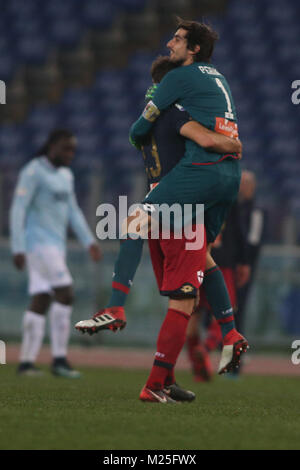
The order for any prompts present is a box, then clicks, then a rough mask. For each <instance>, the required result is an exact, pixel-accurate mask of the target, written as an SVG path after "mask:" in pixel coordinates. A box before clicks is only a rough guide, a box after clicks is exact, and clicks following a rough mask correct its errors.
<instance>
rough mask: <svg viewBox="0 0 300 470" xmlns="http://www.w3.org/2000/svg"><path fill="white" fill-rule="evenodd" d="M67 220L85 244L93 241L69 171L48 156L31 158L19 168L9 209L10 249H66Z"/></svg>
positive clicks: (22, 250)
mask: <svg viewBox="0 0 300 470" xmlns="http://www.w3.org/2000/svg"><path fill="white" fill-rule="evenodd" d="M69 224H70V225H71V227H72V229H73V231H74V232H75V234H76V236H77V237H78V239H79V240H80V241H81V243H82V244H83V245H84V246H85V247H88V246H89V245H90V244H91V243H93V242H94V237H93V235H92V232H91V230H90V229H89V227H88V225H87V222H86V220H85V218H84V216H83V213H82V211H81V209H80V208H79V206H78V204H77V201H76V196H75V193H74V176H73V173H72V171H71V170H70V169H69V168H67V167H59V168H57V167H55V166H53V165H52V164H51V162H50V161H49V160H48V158H47V157H44V156H43V157H38V158H34V159H33V160H31V161H30V162H29V163H28V164H26V165H25V166H24V167H23V168H22V170H21V172H20V175H19V180H18V183H17V187H16V189H15V194H14V198H13V203H12V207H11V211H10V232H11V246H12V251H13V253H26V252H30V251H34V250H35V248H36V247H37V246H40V245H52V246H53V245H54V246H56V247H58V248H59V249H61V250H62V251H65V249H66V238H67V227H68V225H69Z"/></svg>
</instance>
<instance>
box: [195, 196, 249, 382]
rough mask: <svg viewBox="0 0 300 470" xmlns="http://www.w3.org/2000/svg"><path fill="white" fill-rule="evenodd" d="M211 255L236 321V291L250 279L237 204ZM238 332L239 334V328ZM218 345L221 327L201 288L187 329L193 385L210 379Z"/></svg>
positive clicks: (246, 247) (247, 255) (245, 243)
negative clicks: (211, 356)
mask: <svg viewBox="0 0 300 470" xmlns="http://www.w3.org/2000/svg"><path fill="white" fill-rule="evenodd" d="M211 254H212V257H213V259H214V260H215V262H216V263H217V264H218V266H219V268H220V269H221V271H222V274H223V276H224V280H225V282H226V286H227V290H228V293H229V296H230V301H231V305H232V308H233V311H234V315H235V320H236V312H237V308H238V302H237V288H238V287H242V286H244V285H245V284H246V283H247V282H248V280H249V277H250V260H249V252H248V244H247V239H246V236H245V234H244V230H243V227H242V220H241V211H240V205H239V203H238V202H236V203H235V204H234V205H233V207H232V209H231V211H230V214H229V216H228V217H227V219H226V222H225V223H224V225H223V228H222V231H221V233H220V234H219V235H218V237H217V238H216V240H215V242H214V243H213V244H212V249H211ZM203 314H206V315H207V316H208V318H203ZM203 320H206V323H208V328H207V334H206V338H205V341H204V342H203V341H202V340H201V333H200V334H199V323H200V322H202V324H203V323H204V321H203ZM236 324H237V321H236ZM237 328H238V326H237ZM238 330H239V331H240V329H239V328H238ZM221 344H222V334H221V329H220V326H219V325H218V323H217V321H216V320H215V319H214V318H213V317H212V314H211V308H210V305H209V304H208V302H207V299H206V296H205V290H204V289H202V288H200V303H199V305H197V306H196V308H195V311H194V312H193V314H192V316H191V319H190V321H189V325H188V329H187V348H188V355H189V358H190V361H191V364H192V370H193V373H194V378H195V380H196V381H208V380H210V379H211V376H212V367H211V364H210V359H209V354H208V353H209V352H211V351H213V350H215V349H217V348H218V347H219V346H221ZM236 370H238V369H236Z"/></svg>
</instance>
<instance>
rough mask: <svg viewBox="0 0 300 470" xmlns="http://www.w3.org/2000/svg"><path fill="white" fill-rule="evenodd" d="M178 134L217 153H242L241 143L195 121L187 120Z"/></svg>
mask: <svg viewBox="0 0 300 470" xmlns="http://www.w3.org/2000/svg"><path fill="white" fill-rule="evenodd" d="M180 134H181V135H182V136H183V137H186V138H187V139H191V140H193V141H194V142H196V143H197V144H198V145H200V146H201V147H203V148H205V149H207V150H210V151H212V152H217V153H238V154H241V153H242V143H241V141H240V140H239V139H232V138H231V137H227V136H225V135H223V134H220V133H218V132H214V131H211V130H210V129H207V128H206V127H204V126H202V125H201V124H199V123H198V122H196V121H189V122H187V123H186V124H184V125H183V126H182V127H181V129H180Z"/></svg>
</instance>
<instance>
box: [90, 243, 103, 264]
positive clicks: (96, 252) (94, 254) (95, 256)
mask: <svg viewBox="0 0 300 470" xmlns="http://www.w3.org/2000/svg"><path fill="white" fill-rule="evenodd" d="M89 254H90V257H91V259H92V260H93V261H94V262H95V263H97V262H98V261H100V260H101V258H102V252H101V250H100V247H99V245H97V243H92V245H90V246H89Z"/></svg>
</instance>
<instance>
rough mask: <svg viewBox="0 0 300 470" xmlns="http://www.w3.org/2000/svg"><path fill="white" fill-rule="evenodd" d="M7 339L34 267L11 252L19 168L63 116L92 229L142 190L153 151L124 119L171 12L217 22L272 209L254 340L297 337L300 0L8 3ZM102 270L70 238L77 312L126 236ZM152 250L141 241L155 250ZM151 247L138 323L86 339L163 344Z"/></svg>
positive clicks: (254, 304) (97, 295)
mask: <svg viewBox="0 0 300 470" xmlns="http://www.w3.org/2000/svg"><path fill="white" fill-rule="evenodd" d="M0 9H1V15H0V57H1V59H0V79H1V80H4V81H5V83H6V85H7V104H6V105H2V106H0V111H1V114H0V205H1V207H0V234H1V244H0V254H1V266H0V337H1V339H4V340H7V341H8V340H11V341H15V340H18V339H19V338H20V331H21V318H22V314H23V311H24V309H25V308H26V305H27V297H26V296H27V294H26V274H25V273H19V272H17V271H16V270H15V269H14V267H13V265H12V262H11V255H10V251H9V240H8V209H9V206H10V202H11V198H12V192H13V189H14V185H15V183H16V178H17V175H18V172H19V169H20V167H21V166H22V165H23V164H24V163H25V162H27V161H28V160H29V159H30V158H32V156H33V155H34V153H35V151H36V150H37V149H38V148H39V147H40V145H41V144H42V143H43V142H44V140H45V138H46V137H47V135H48V133H49V132H50V131H51V130H52V129H53V128H55V127H63V128H70V129H71V130H73V132H74V133H75V134H76V136H77V137H78V152H77V155H76V158H75V161H74V164H73V170H74V173H75V177H76V189H77V195H78V199H79V203H80V205H81V207H82V209H83V210H84V212H85V214H86V216H87V218H88V220H89V222H90V224H91V225H92V227H93V230H94V229H95V225H96V216H95V210H96V207H97V206H98V204H99V203H101V202H110V203H117V200H118V195H120V194H123V195H124V194H127V195H128V197H129V201H131V202H134V201H138V200H139V199H140V198H141V197H142V195H143V194H144V193H145V190H146V186H145V178H144V174H143V162H142V158H141V156H140V155H139V153H138V152H137V151H136V150H135V149H133V148H132V147H131V146H130V144H129V143H128V129H129V127H130V125H131V124H132V122H133V121H134V120H135V119H136V118H137V116H138V115H139V113H140V111H141V110H142V108H143V105H144V92H145V90H146V88H147V87H148V86H149V84H150V75H149V70H150V65H151V62H152V60H153V59H154V58H155V57H156V56H157V55H158V54H159V53H160V54H165V53H166V48H165V44H166V42H167V39H168V38H169V37H170V35H171V34H172V32H173V31H174V15H175V14H178V15H180V16H182V17H184V18H187V19H199V20H200V19H201V18H202V17H204V18H205V19H206V20H208V21H210V22H211V23H212V24H213V26H214V27H215V29H216V30H217V31H218V33H219V34H220V41H219V42H218V44H217V46H216V50H215V54H214V60H213V62H214V63H215V64H216V66H217V67H218V69H219V70H220V71H221V72H222V73H224V75H225V76H226V77H227V79H228V81H229V84H230V86H231V88H232V92H233V97H234V99H235V102H236V106H237V111H238V118H239V129H240V136H241V139H242V141H243V144H244V155H243V168H246V169H249V170H252V171H254V172H255V174H256V176H257V179H258V192H257V201H258V204H259V206H260V207H261V208H262V209H263V210H264V211H265V214H266V229H265V236H264V247H263V249H262V253H261V257H260V261H259V267H258V271H257V275H256V279H255V284H254V286H253V289H252V292H251V296H250V301H249V303H248V306H247V321H246V333H247V334H248V336H249V340H250V341H251V343H252V347H254V348H261V347H264V348H266V347H268V348H270V347H272V348H285V349H286V350H287V348H288V349H289V348H290V346H291V340H293V339H296V338H297V337H299V335H300V276H299V268H300V247H299V243H300V185H299V175H300V159H299V155H300V137H299V122H300V120H299V109H300V105H299V106H296V105H294V104H293V103H292V101H291V95H292V92H293V90H292V88H291V84H292V82H293V81H294V80H296V79H300V26H299V15H300V4H299V2H298V1H297V0H251V1H246V0H85V1H82V0H64V1H63V2H61V0H51V1H48V2H45V1H43V0H26V1H24V0H9V1H8V0H0ZM101 247H102V249H103V252H104V259H103V261H102V264H101V265H98V266H97V267H95V266H94V265H92V263H90V262H89V261H88V259H87V257H86V256H85V253H83V252H82V250H81V249H80V247H79V246H78V245H77V243H76V242H74V241H72V240H71V242H70V245H69V266H70V268H71V272H72V274H73V276H74V280H75V293H76V301H75V312H74V316H73V320H74V322H75V321H77V320H79V319H82V318H86V316H88V317H89V315H90V314H91V313H92V312H93V311H94V310H95V307H96V305H98V306H99V305H103V304H104V303H105V301H106V299H107V295H108V292H109V287H110V282H111V273H112V269H113V261H114V257H115V253H116V251H117V249H118V243H117V242H110V241H104V242H102V243H101ZM146 251H147V249H146V250H145V252H146ZM163 305H164V300H163V299H161V298H160V297H159V295H158V292H157V288H156V284H155V280H154V276H153V273H152V269H151V265H150V261H149V257H148V256H147V254H146V253H145V256H144V258H143V262H142V265H141V266H140V268H139V271H138V273H137V276H136V279H135V283H134V288H133V289H132V293H131V295H130V298H129V301H128V306H127V311H128V317H129V325H128V328H127V329H126V330H125V331H124V332H123V333H122V334H119V335H111V334H103V335H96V337H92V338H89V337H88V338H86V337H85V336H83V337H81V336H79V335H78V333H76V332H75V330H74V331H73V333H72V341H73V342H77V343H80V344H83V345H87V346H88V345H95V344H102V343H103V344H112V345H121V344H122V345H128V346H134V345H136V346H144V345H146V346H153V345H154V344H155V340H156V334H157V331H158V328H159V325H160V323H161V319H162V315H163V314H164V308H163Z"/></svg>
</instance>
